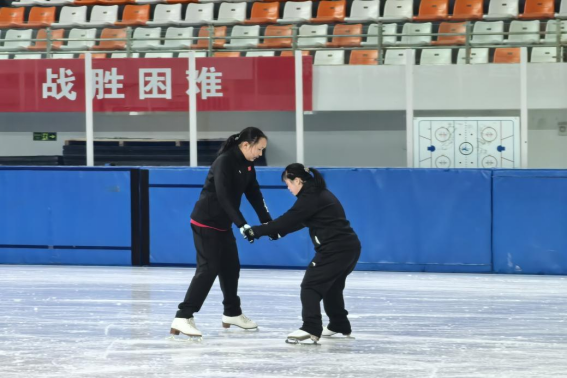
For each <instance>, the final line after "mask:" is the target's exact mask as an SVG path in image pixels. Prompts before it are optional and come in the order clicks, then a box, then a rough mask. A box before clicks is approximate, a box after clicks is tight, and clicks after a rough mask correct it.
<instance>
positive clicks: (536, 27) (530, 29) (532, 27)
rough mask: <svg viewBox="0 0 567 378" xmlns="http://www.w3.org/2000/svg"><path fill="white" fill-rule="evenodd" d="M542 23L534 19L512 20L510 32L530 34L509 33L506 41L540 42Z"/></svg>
mask: <svg viewBox="0 0 567 378" xmlns="http://www.w3.org/2000/svg"><path fill="white" fill-rule="evenodd" d="M539 31H540V23H539V21H538V20H533V21H516V20H515V21H512V22H511V23H510V30H509V32H510V33H529V34H509V35H508V39H507V40H505V41H504V43H522V44H524V43H538V42H539V40H540V38H539Z"/></svg>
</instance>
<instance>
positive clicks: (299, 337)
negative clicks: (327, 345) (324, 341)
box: [285, 329, 319, 345]
mask: <svg viewBox="0 0 567 378" xmlns="http://www.w3.org/2000/svg"><path fill="white" fill-rule="evenodd" d="M318 341H319V338H318V337H317V336H313V335H312V334H310V333H308V332H305V331H303V330H301V329H298V330H297V331H294V332H292V333H290V334H289V335H287V340H286V341H285V342H286V343H288V344H308V345H318V344H317V342H318Z"/></svg>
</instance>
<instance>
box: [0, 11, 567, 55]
mask: <svg viewBox="0 0 567 378" xmlns="http://www.w3.org/2000/svg"><path fill="white" fill-rule="evenodd" d="M374 25H378V27H377V32H376V33H366V34H345V35H337V34H313V35H301V34H299V28H298V26H297V25H292V26H291V31H292V33H291V35H285V36H261V35H258V36H256V35H253V36H230V35H225V36H215V35H214V26H213V25H209V26H208V31H209V33H208V34H209V36H208V37H191V38H167V37H165V36H160V37H159V38H158V37H156V38H144V39H135V38H134V33H133V29H132V28H131V27H127V28H126V37H125V38H92V39H84V38H53V34H52V29H51V28H47V29H46V38H42V39H38V38H31V39H3V40H1V41H3V42H22V41H27V42H30V44H31V42H44V43H45V50H44V51H37V50H35V51H30V50H27V49H26V50H24V49H22V48H19V47H18V48H14V49H13V50H11V49H4V50H3V51H0V56H1V55H4V56H5V55H10V54H22V55H23V54H45V56H46V57H47V58H53V57H55V56H56V55H58V54H82V53H85V52H86V51H90V52H92V53H105V54H108V53H117V52H120V53H126V56H127V57H132V56H133V54H134V53H152V52H160V53H179V52H187V51H188V50H189V49H187V48H181V49H176V48H171V49H167V48H164V46H163V45H161V47H160V48H159V49H152V48H147V47H136V43H137V42H142V41H158V42H159V43H160V44H162V43H163V42H165V41H191V42H192V43H195V41H199V40H207V47H206V48H205V47H203V48H192V49H191V50H194V51H203V52H206V54H207V56H213V54H214V53H215V52H220V51H237V52H250V51H296V50H306V51H319V50H327V51H328V50H346V51H351V50H378V63H379V64H383V63H384V50H390V49H408V48H414V49H456V48H464V49H465V50H466V55H465V57H466V63H467V64H469V63H470V59H471V51H472V49H473V48H477V47H482V48H499V47H536V46H545V47H556V49H557V52H556V62H562V61H563V57H562V47H563V46H565V45H567V37H566V38H565V41H563V40H562V36H563V35H565V36H567V31H563V30H562V29H561V26H562V25H561V22H560V21H557V22H556V26H557V27H556V30H554V31H553V32H547V31H545V32H543V33H542V32H539V33H538V36H540V37H541V36H544V38H543V39H539V41H538V42H537V43H504V44H476V43H473V37H474V36H487V35H488V36H500V35H502V36H508V37H509V36H512V35H533V34H534V33H533V32H484V33H473V29H472V26H473V24H472V23H471V22H466V25H465V32H464V33H419V34H416V33H411V34H403V33H395V34H388V33H384V32H383V30H382V29H383V26H384V25H388V24H384V23H376V24H374ZM547 35H553V36H555V38H554V39H553V42H550V41H549V39H546V38H545V36H547ZM440 36H447V37H450V36H451V37H465V38H464V43H462V44H454V45H430V44H427V43H424V44H419V43H417V44H415V43H413V44H412V43H409V44H402V42H400V41H397V42H396V43H394V44H391V43H388V42H387V41H385V39H387V38H388V37H395V38H396V40H397V39H398V38H400V37H401V38H402V39H403V37H413V38H415V37H431V39H433V37H437V38H438V37H440ZM357 37H360V38H363V39H366V40H368V38H376V44H375V45H374V44H373V45H366V46H344V47H324V46H316V45H311V46H310V45H306V44H302V43H301V42H300V41H301V40H302V39H313V38H321V39H323V38H324V39H325V40H326V41H329V40H330V39H332V38H357ZM239 39H256V40H258V41H259V40H261V39H262V40H264V41H265V40H268V39H285V40H289V39H291V43H289V47H279V48H278V47H275V48H262V49H260V48H258V47H256V46H250V47H246V46H243V47H231V46H226V45H225V46H224V47H223V48H215V41H222V40H225V41H231V40H239ZM76 41H81V42H91V43H94V42H101V41H105V42H111V41H120V42H124V48H123V49H109V50H96V51H94V50H87V49H77V50H68V49H66V50H58V49H57V47H56V46H54V44H56V43H57V44H59V43H68V42H76ZM286 44H287V43H286Z"/></svg>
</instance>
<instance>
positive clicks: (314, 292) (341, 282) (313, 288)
mask: <svg viewBox="0 0 567 378" xmlns="http://www.w3.org/2000/svg"><path fill="white" fill-rule="evenodd" d="M359 257H360V249H357V250H354V251H345V252H339V253H333V254H329V255H325V254H321V253H316V254H315V257H314V258H313V260H312V261H311V263H310V264H309V266H308V267H307V271H306V272H305V276H304V277H303V282H301V305H302V306H303V310H302V314H301V315H302V317H303V326H302V327H301V329H302V330H304V331H305V332H309V333H310V334H312V335H315V336H318V337H320V336H321V333H322V332H323V322H322V318H321V299H322V300H323V306H324V307H325V313H326V314H327V316H328V317H329V325H328V328H329V329H330V330H332V331H335V332H340V333H345V334H349V333H351V327H350V322H349V320H348V318H347V315H348V311H347V310H346V309H345V300H344V298H343V290H344V288H345V282H346V278H347V276H348V275H349V274H350V273H351V272H352V271H353V270H354V267H355V266H356V262H357V261H358V258H359Z"/></svg>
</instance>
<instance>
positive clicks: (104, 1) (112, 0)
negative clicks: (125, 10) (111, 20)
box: [87, 0, 136, 5]
mask: <svg viewBox="0 0 567 378" xmlns="http://www.w3.org/2000/svg"><path fill="white" fill-rule="evenodd" d="M87 1H88V0H87ZM96 3H97V4H99V5H127V4H132V3H136V2H135V1H133V0H97V2H96Z"/></svg>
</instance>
